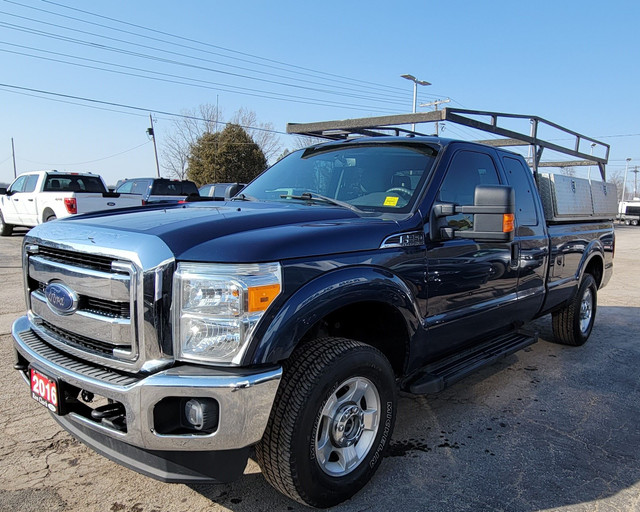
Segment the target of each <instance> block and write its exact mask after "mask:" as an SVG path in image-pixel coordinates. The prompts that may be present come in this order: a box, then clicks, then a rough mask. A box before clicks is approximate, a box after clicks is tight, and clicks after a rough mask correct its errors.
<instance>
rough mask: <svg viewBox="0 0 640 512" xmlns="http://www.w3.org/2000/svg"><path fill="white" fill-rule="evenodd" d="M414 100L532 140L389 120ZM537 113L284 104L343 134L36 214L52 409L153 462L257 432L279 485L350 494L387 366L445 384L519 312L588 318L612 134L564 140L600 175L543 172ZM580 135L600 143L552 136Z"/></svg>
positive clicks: (22, 334)
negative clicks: (149, 189)
mask: <svg viewBox="0 0 640 512" xmlns="http://www.w3.org/2000/svg"><path fill="white" fill-rule="evenodd" d="M480 115H484V116H489V117H490V118H491V121H490V122H489V123H486V124H483V123H481V122H480V121H478V119H477V118H478V116H480ZM436 116H437V117H436ZM503 117H508V118H509V119H512V118H514V117H524V119H525V122H526V126H527V127H528V126H529V124H530V123H529V121H535V122H534V123H532V126H533V131H534V133H533V134H529V133H522V134H518V133H517V132H514V131H513V130H512V129H509V130H507V129H503V128H501V127H500V120H501V119H502V118H503ZM423 121H436V122H438V121H447V122H457V123H460V124H463V125H465V126H472V127H474V128H478V127H480V128H483V127H485V128H486V129H487V131H490V132H491V133H493V134H497V135H505V136H507V137H508V139H506V140H504V144H507V145H514V140H515V141H516V142H518V140H520V141H527V142H530V143H531V144H533V145H534V148H533V149H534V151H533V152H532V154H533V155H536V158H535V160H534V161H533V166H534V167H533V171H534V172H533V173H532V172H531V171H530V170H529V168H528V166H527V163H526V161H525V160H524V158H523V157H522V156H520V155H519V154H516V153H512V152H509V151H506V150H504V149H501V148H500V147H492V146H489V145H485V144H479V143H472V142H464V141H457V140H450V139H443V138H438V137H429V136H422V135H420V134H417V133H415V132H410V131H408V130H405V129H403V128H399V127H398V125H400V124H401V123H402V124H403V125H404V124H407V123H408V124H411V123H420V122H423ZM539 126H544V128H545V129H546V128H548V123H547V122H546V121H545V120H544V119H540V118H529V116H515V115H506V114H498V113H487V112H475V111H466V110H461V109H444V110H441V111H438V112H431V113H426V114H410V115H403V116H389V117H387V118H374V119H355V120H349V121H340V122H327V123H317V124H313V125H289V126H288V130H289V132H292V133H301V134H305V135H310V136H314V137H322V136H325V137H328V138H336V139H337V140H335V141H332V142H328V143H324V144H319V145H315V146H313V147H310V148H307V149H303V150H300V151H296V152H294V153H292V154H290V155H288V156H287V157H285V158H283V159H282V160H280V161H279V162H278V163H276V164H275V165H274V166H273V167H271V168H270V169H268V170H267V171H265V172H264V173H263V174H261V175H260V176H259V177H258V178H256V179H255V180H254V181H253V182H252V183H250V184H249V185H247V186H246V187H245V188H244V189H243V190H242V192H241V193H240V194H238V195H237V196H236V197H235V198H234V199H233V200H230V201H227V202H216V203H215V204H214V203H206V202H204V203H192V204H180V205H173V206H172V205H169V206H167V205H157V206H150V207H149V208H148V209H147V210H146V211H144V212H137V213H136V214H135V215H133V214H127V213H121V214H118V215H110V216H103V215H96V214H90V215H84V216H81V217H78V218H75V219H73V220H65V221H61V222H63V223H64V229H60V228H57V229H54V227H53V226H50V225H43V226H39V227H38V228H36V229H35V230H34V231H32V232H31V233H30V234H29V235H28V236H27V237H26V238H25V242H24V255H23V258H24V262H25V264H24V272H25V283H26V287H27V289H26V300H27V307H28V315H27V316H23V317H21V318H19V319H18V320H16V322H15V323H14V325H13V328H12V333H13V337H14V339H15V349H16V352H17V363H16V369H18V370H19V371H20V372H21V373H22V375H23V376H24V378H25V380H26V381H27V382H30V383H31V384H30V386H31V395H32V397H33V398H34V399H35V400H36V401H38V402H39V403H40V404H42V405H44V406H46V407H47V408H49V409H50V410H51V412H52V414H53V417H54V418H55V420H56V421H57V422H58V423H59V424H60V425H62V427H63V428H64V429H66V430H67V431H69V432H70V433H72V434H73V435H74V436H75V437H76V438H78V439H79V440H81V441H82V442H84V443H86V444H87V445H89V446H91V447H93V448H94V449H95V450H97V451H98V452H99V453H102V454H103V455H105V456H107V457H109V458H111V459H113V460H115V461H117V462H119V463H121V464H123V465H125V466H127V467H129V468H132V469H134V470H136V471H139V472H141V473H143V474H146V475H149V476H152V477H154V478H158V479H160V480H164V481H171V482H204V481H218V482H228V481H231V480H233V479H235V478H237V477H239V476H240V475H241V474H242V472H243V470H244V468H245V465H246V462H247V457H248V455H249V453H250V449H251V447H253V446H255V455H256V459H257V461H258V463H259V464H260V467H261V468H262V472H263V475H264V477H265V478H266V479H267V480H268V481H269V482H270V483H271V484H272V485H273V486H274V487H275V488H276V489H278V490H279V491H281V492H283V493H284V494H286V495H287V496H289V497H291V498H292V499H294V500H297V501H299V502H301V503H305V504H307V505H310V506H314V507H328V506H332V505H335V504H337V503H339V502H341V501H343V500H345V499H348V498H349V497H351V496H353V495H354V494H355V493H356V492H357V491H358V490H359V489H361V488H362V487H363V486H364V485H365V484H366V483H367V481H368V480H369V479H370V478H371V476H372V475H373V474H374V472H375V471H376V470H377V468H378V466H379V465H380V463H381V462H382V459H383V454H384V451H385V448H386V447H387V446H388V445H389V442H390V439H391V436H392V433H393V428H394V423H395V418H396V407H397V390H398V389H401V390H404V391H406V392H409V393H415V394H428V393H435V392H438V391H440V390H442V389H443V388H445V387H446V386H449V385H450V384H452V383H454V382H457V381H458V380H459V379H461V378H462V377H464V376H466V375H468V374H469V373H471V372H472V371H475V370H476V369H478V368H480V367H482V366H484V365H487V364H490V363H492V362H494V361H496V360H497V359H498V358H500V357H504V356H505V355H507V354H511V353H513V352H515V351H517V350H519V349H522V348H523V347H526V346H528V345H530V344H532V343H534V342H535V341H536V340H537V334H536V333H535V332H531V331H529V330H527V329H525V328H523V326H524V325H526V323H527V322H529V321H530V320H532V319H534V318H537V317H540V316H542V315H546V314H551V315H552V319H553V321H552V323H553V332H554V334H555V337H556V341H558V342H559V343H564V344H567V345H582V344H584V343H585V342H586V341H587V339H588V338H589V336H590V334H591V331H592V328H593V325H594V321H595V317H596V310H597V294H598V290H599V289H600V288H602V287H603V286H605V285H606V284H607V282H608V281H609V279H610V277H611V274H612V271H613V254H614V243H615V239H614V231H613V221H612V219H613V218H614V216H615V211H616V207H615V200H616V191H615V187H613V188H612V187H611V186H610V185H609V184H607V183H606V182H604V164H605V163H606V158H600V157H594V156H590V155H589V154H585V153H583V152H580V151H578V149H577V148H578V144H577V143H576V142H575V140H573V141H571V142H570V143H569V146H568V147H569V148H571V149H566V151H565V152H566V154H568V155H571V156H573V157H575V158H576V159H578V160H582V161H591V163H593V164H597V165H598V166H599V168H600V170H601V174H602V176H603V182H599V183H595V182H594V183H593V186H591V185H590V183H589V181H587V180H579V179H577V178H567V177H565V176H554V175H542V174H540V173H538V171H537V165H538V162H539V159H540V157H541V155H542V152H543V149H545V148H552V149H553V150H554V151H560V146H559V144H558V143H557V142H546V141H544V140H542V139H541V138H540V136H539V134H538V133H537V131H536V130H537V129H538V127H539ZM552 126H553V127H554V128H559V127H558V125H555V124H553V125H552ZM388 129H391V130H393V132H395V133H396V135H394V136H386V135H385V133H386V130H388ZM351 133H366V134H368V136H366V137H360V138H351V137H349V134H351ZM407 133H408V135H409V136H408V137H407V136H399V135H398V134H407ZM514 137H521V139H514ZM572 137H573V138H575V137H577V138H578V140H579V141H587V142H588V143H597V144H602V143H600V142H599V141H596V140H595V139H591V138H589V137H586V136H584V135H579V134H577V133H576V132H574V131H569V130H566V131H563V135H562V136H561V137H558V139H559V140H563V138H568V139H571V138H572ZM555 140H556V139H554V141H555ZM501 141H502V139H501V140H497V141H496V140H492V141H491V142H490V143H491V144H492V145H493V146H496V145H497V144H499V143H500V142H501ZM602 145H603V146H604V147H605V148H606V149H607V154H608V146H607V145H606V144H602ZM565 178H566V179H567V180H569V181H566V180H565ZM536 182H538V183H539V184H540V185H539V186H540V191H538V188H537V187H536ZM612 201H613V202H612ZM572 205H573V206H572ZM611 205H613V206H611ZM60 225H61V224H60V223H59V226H60ZM549 364H554V363H553V361H551V360H549ZM98 398H101V399H104V398H106V399H107V400H108V403H107V404H106V405H98V406H96V405H94V402H92V400H94V399H98ZM98 403H99V404H101V403H104V401H101V402H98Z"/></svg>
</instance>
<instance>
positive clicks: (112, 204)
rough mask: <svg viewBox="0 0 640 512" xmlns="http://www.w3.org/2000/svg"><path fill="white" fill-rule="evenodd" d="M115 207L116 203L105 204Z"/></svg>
mask: <svg viewBox="0 0 640 512" xmlns="http://www.w3.org/2000/svg"><path fill="white" fill-rule="evenodd" d="M115 205H116V203H114V202H111V201H109V202H108V203H107V206H115Z"/></svg>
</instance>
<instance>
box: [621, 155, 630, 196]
mask: <svg viewBox="0 0 640 512" xmlns="http://www.w3.org/2000/svg"><path fill="white" fill-rule="evenodd" d="M629 162H631V158H627V167H626V169H625V170H624V180H623V181H622V200H623V201H624V196H625V192H626V187H627V174H629Z"/></svg>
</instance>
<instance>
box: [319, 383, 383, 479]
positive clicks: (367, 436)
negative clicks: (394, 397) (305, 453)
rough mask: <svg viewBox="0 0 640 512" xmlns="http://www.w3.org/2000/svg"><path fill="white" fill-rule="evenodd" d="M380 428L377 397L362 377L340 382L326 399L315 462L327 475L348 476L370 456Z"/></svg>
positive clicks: (376, 393)
mask: <svg viewBox="0 0 640 512" xmlns="http://www.w3.org/2000/svg"><path fill="white" fill-rule="evenodd" d="M379 426H380V395H379V393H378V390H377V389H376V386H375V385H374V384H373V382H371V381H370V380H369V379H366V378H364V377H353V378H350V379H347V380H345V381H344V382H342V383H341V384H340V385H339V386H338V387H337V388H336V389H335V390H334V391H333V392H332V393H331V395H330V396H329V398H328V399H327V401H326V402H325V404H324V406H323V407H322V411H320V418H319V421H318V426H317V428H316V432H315V455H316V460H317V462H318V464H319V466H320V468H321V469H322V471H324V472H325V473H326V474H328V475H330V476H334V477H340V476H344V475H347V474H349V473H351V472H352V471H353V470H354V469H355V468H356V467H358V465H359V464H360V463H361V462H362V461H363V460H364V459H365V458H366V456H367V455H368V454H369V452H370V450H371V447H372V446H373V443H374V441H375V438H376V435H377V433H378V428H379Z"/></svg>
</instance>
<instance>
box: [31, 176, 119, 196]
mask: <svg viewBox="0 0 640 512" xmlns="http://www.w3.org/2000/svg"><path fill="white" fill-rule="evenodd" d="M43 190H44V192H94V193H102V192H106V191H107V190H106V189H105V187H104V184H103V183H102V181H101V180H100V178H98V177H97V176H79V175H72V174H68V175H67V174H49V175H47V178H46V180H45V182H44V189H43Z"/></svg>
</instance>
